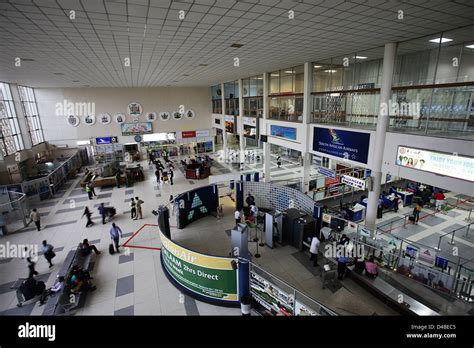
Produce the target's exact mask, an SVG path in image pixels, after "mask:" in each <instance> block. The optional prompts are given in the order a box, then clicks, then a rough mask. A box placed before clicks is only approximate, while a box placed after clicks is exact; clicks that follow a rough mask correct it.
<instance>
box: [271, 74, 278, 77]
mask: <svg viewBox="0 0 474 348" xmlns="http://www.w3.org/2000/svg"><path fill="white" fill-rule="evenodd" d="M270 76H272V77H278V76H280V74H270Z"/></svg>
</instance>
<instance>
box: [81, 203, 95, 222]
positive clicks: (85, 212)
mask: <svg viewBox="0 0 474 348" xmlns="http://www.w3.org/2000/svg"><path fill="white" fill-rule="evenodd" d="M84 216H85V217H86V218H87V222H86V227H91V226H92V225H93V224H94V222H93V221H92V219H91V216H92V213H91V212H90V210H89V207H85V209H84V213H83V214H82V216H81V218H83V217H84Z"/></svg>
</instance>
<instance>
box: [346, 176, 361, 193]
mask: <svg viewBox="0 0 474 348" xmlns="http://www.w3.org/2000/svg"><path fill="white" fill-rule="evenodd" d="M341 182H342V183H343V184H346V185H349V186H352V187H355V188H357V189H359V190H365V180H363V179H358V178H354V177H353V176H349V175H343V176H342V177H341Z"/></svg>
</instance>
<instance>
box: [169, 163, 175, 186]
mask: <svg viewBox="0 0 474 348" xmlns="http://www.w3.org/2000/svg"><path fill="white" fill-rule="evenodd" d="M173 176H174V173H173V166H170V185H173Z"/></svg>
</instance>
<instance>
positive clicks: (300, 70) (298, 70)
mask: <svg viewBox="0 0 474 348" xmlns="http://www.w3.org/2000/svg"><path fill="white" fill-rule="evenodd" d="M294 72H295V88H294V91H295V93H304V65H299V66H297V67H295V68H294Z"/></svg>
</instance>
